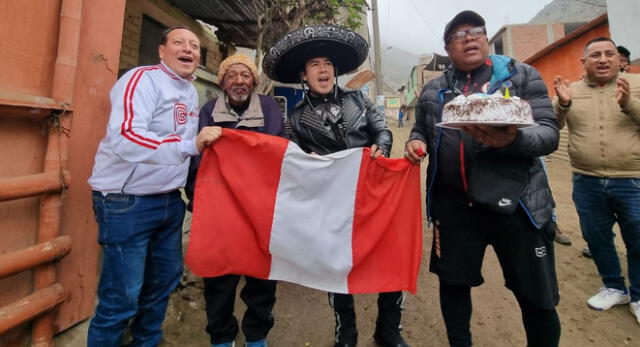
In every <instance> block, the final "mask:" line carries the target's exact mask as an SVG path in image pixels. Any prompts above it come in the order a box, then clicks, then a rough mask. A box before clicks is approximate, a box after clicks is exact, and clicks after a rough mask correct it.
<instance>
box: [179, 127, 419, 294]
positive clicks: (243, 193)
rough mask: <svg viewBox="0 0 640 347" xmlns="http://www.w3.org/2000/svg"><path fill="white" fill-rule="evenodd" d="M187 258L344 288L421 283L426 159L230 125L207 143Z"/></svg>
mask: <svg viewBox="0 0 640 347" xmlns="http://www.w3.org/2000/svg"><path fill="white" fill-rule="evenodd" d="M198 171H199V172H198V176H197V180H196V187H195V199H194V213H193V221H192V225H191V235H190V241H189V248H188V251H187V256H186V261H187V264H188V266H189V267H190V269H191V271H193V272H194V273H195V274H196V275H199V276H202V277H213V276H220V275H224V274H240V275H248V276H253V277H257V278H265V279H274V280H283V281H288V282H293V283H298V284H301V285H304V286H307V287H311V288H316V289H320V290H325V291H330V292H335V293H354V294H355V293H377V292H389V291H399V290H409V291H411V292H413V293H415V290H416V279H417V276H418V269H419V265H420V257H421V253H422V217H421V216H422V214H421V205H420V166H419V165H414V164H411V163H409V162H408V161H406V160H404V159H388V158H378V159H372V158H370V149H369V148H352V149H348V150H344V151H341V152H337V153H333V154H330V155H325V156H319V155H311V154H306V153H304V152H303V151H302V150H301V149H300V148H299V147H298V146H297V145H296V144H295V143H293V142H290V141H288V140H286V139H284V138H280V137H275V136H269V135H264V134H259V133H255V132H248V131H241V130H229V129H224V130H223V135H222V137H221V138H220V139H219V140H218V141H217V142H216V143H215V144H213V145H212V146H211V147H210V148H209V149H207V150H206V151H205V153H204V157H203V159H202V162H201V164H200V168H199V170H198Z"/></svg>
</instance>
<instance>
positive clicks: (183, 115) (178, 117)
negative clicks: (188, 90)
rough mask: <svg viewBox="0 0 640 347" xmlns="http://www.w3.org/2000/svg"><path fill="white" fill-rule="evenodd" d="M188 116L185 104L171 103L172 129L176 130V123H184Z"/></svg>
mask: <svg viewBox="0 0 640 347" xmlns="http://www.w3.org/2000/svg"><path fill="white" fill-rule="evenodd" d="M188 116H189V113H188V112H187V105H185V104H183V103H181V102H176V103H175V105H173V130H177V129H178V125H182V124H185V123H186V122H187V117H188Z"/></svg>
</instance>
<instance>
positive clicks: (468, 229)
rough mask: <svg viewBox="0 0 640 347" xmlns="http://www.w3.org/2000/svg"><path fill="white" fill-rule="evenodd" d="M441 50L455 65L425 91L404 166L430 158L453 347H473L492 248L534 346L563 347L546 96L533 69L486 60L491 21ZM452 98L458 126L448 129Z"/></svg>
mask: <svg viewBox="0 0 640 347" xmlns="http://www.w3.org/2000/svg"><path fill="white" fill-rule="evenodd" d="M444 42H445V50H446V51H447V53H448V54H449V57H450V59H451V62H452V65H451V66H450V67H449V68H448V69H447V70H446V71H445V72H444V74H443V75H442V76H440V77H438V78H436V79H434V80H432V81H430V82H429V83H428V84H427V85H425V87H424V88H423V90H422V92H421V94H420V99H419V102H418V106H417V110H416V119H415V124H414V126H413V129H412V130H411V134H410V137H409V141H408V142H407V144H406V146H405V157H406V158H407V159H408V160H410V161H412V162H414V163H419V162H420V160H421V159H422V157H421V154H422V153H428V155H429V166H428V168H427V215H428V218H429V220H430V221H431V222H432V223H433V225H434V227H433V232H434V241H433V247H432V254H431V264H430V271H432V272H434V273H436V274H437V275H438V276H439V279H440V307H441V310H442V315H443V317H444V321H445V325H446V327H447V336H448V338H449V343H450V344H451V345H452V346H470V345H471V344H472V341H471V332H470V319H471V307H472V305H471V287H475V286H479V285H481V284H482V283H483V281H484V280H483V278H482V274H481V267H482V261H483V257H484V252H485V250H486V247H487V245H489V244H490V245H492V246H493V248H494V250H495V252H496V254H497V256H498V259H499V261H500V264H501V266H502V270H503V273H504V278H505V283H506V287H507V288H509V289H510V290H511V291H512V292H513V293H514V294H515V297H516V299H517V301H518V304H519V305H520V308H521V310H522V316H523V322H524V327H525V330H526V334H527V344H528V346H557V345H558V343H559V340H560V320H559V318H558V314H557V312H556V310H555V306H556V305H557V304H558V300H559V295H558V286H557V280H556V273H555V262H554V248H553V238H554V230H553V227H552V223H551V218H550V217H551V212H552V208H553V206H554V203H553V199H552V197H551V191H550V189H549V185H548V182H547V178H546V175H545V173H544V171H543V168H542V164H541V161H540V160H539V159H538V157H540V156H544V155H547V154H549V153H551V152H553V151H554V150H555V149H556V148H557V146H558V140H559V134H558V127H557V123H556V120H555V116H554V112H553V108H552V105H551V101H550V99H549V96H548V93H547V89H546V87H545V84H544V82H543V81H542V79H541V78H540V75H539V74H538V72H537V71H536V70H535V69H533V68H532V67H531V66H528V65H526V64H521V63H518V62H515V60H513V59H511V58H509V57H505V56H493V55H492V56H489V54H488V52H489V43H488V40H487V36H486V28H485V21H484V19H483V18H482V17H481V16H480V15H478V14H477V13H475V12H473V11H463V12H460V13H459V14H458V15H456V16H455V17H454V18H453V19H452V20H451V21H450V22H449V23H448V24H447V25H446V27H445V30H444ZM456 97H458V99H457V100H456V102H454V103H453V104H452V105H454V107H451V106H449V111H452V112H448V116H451V114H453V116H452V117H453V118H449V119H447V120H445V119H443V117H444V115H443V110H444V108H445V107H446V105H447V103H449V102H451V101H452V100H453V99H454V98H456ZM516 97H517V98H516ZM525 104H528V105H526V106H525ZM465 110H466V111H465ZM472 114H473V116H472V117H469V116H470V115H472ZM486 120H489V121H486ZM443 126H446V127H443Z"/></svg>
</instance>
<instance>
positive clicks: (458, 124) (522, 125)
mask: <svg viewBox="0 0 640 347" xmlns="http://www.w3.org/2000/svg"><path fill="white" fill-rule="evenodd" d="M467 125H487V126H492V127H506V126H508V125H517V126H518V128H519V129H526V128H535V127H537V126H538V125H539V124H538V123H519V122H478V121H466V122H440V123H436V126H437V127H441V128H448V129H460V128H461V127H463V126H467Z"/></svg>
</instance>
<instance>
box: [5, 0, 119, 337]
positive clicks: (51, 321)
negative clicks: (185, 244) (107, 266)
mask: <svg viewBox="0 0 640 347" xmlns="http://www.w3.org/2000/svg"><path fill="white" fill-rule="evenodd" d="M124 2H125V1H124V0H116V1H104V2H103V1H97V2H96V1H83V0H55V1H54V0H33V1H3V2H2V3H1V4H0V29H1V30H0V345H2V346H20V345H24V344H25V343H27V342H29V335H30V334H29V329H28V328H29V325H28V323H29V322H30V321H32V324H31V330H32V334H31V344H32V345H34V346H51V345H53V342H52V335H53V334H54V333H56V332H58V331H60V330H63V329H66V328H67V327H69V326H71V325H73V324H75V323H77V322H78V321H80V320H82V319H85V318H86V317H88V316H89V315H90V314H91V312H93V304H94V294H95V288H96V282H97V277H96V272H97V261H98V254H99V249H98V246H97V244H96V242H95V235H96V226H95V223H94V222H93V216H92V211H91V198H90V192H89V187H88V186H87V184H86V182H85V181H86V179H87V177H88V176H89V174H90V170H91V167H92V165H93V154H94V153H95V148H96V147H97V143H98V141H99V140H100V138H101V137H102V135H103V133H104V125H105V123H106V119H107V116H108V110H109V104H108V98H107V95H108V92H109V89H110V87H111V86H112V85H113V82H114V81H115V79H116V77H117V76H116V74H117V68H118V56H119V50H120V41H121V37H122V22H123V16H124ZM72 119H73V127H72ZM72 177H73V183H71V182H72ZM69 252H70V253H69Z"/></svg>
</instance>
